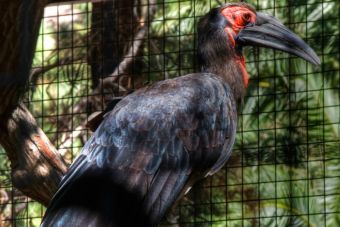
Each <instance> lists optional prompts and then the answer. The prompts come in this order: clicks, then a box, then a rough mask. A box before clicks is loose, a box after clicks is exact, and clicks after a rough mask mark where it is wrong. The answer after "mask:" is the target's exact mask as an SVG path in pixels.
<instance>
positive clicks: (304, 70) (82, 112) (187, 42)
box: [0, 0, 340, 226]
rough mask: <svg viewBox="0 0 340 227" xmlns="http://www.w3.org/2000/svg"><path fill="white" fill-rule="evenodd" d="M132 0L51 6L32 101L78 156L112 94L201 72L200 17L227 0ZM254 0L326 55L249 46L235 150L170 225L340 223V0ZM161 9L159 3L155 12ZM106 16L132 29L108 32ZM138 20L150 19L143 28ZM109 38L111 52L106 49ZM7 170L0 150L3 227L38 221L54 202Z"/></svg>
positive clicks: (66, 149) (54, 136)
mask: <svg viewBox="0 0 340 227" xmlns="http://www.w3.org/2000/svg"><path fill="white" fill-rule="evenodd" d="M118 2H119V1H118ZM131 2H133V7H132V8H131V5H130V6H126V5H124V4H123V3H122V4H121V5H119V7H120V9H121V11H119V10H117V9H116V8H114V7H113V4H111V5H110V3H96V4H98V5H97V6H95V5H92V4H91V3H81V4H66V5H65V4H64V5H54V6H50V7H47V8H46V9H45V15H44V18H43V20H42V25H41V30H40V36H39V39H38V43H37V47H36V54H35V58H34V63H33V67H32V68H33V69H32V79H31V83H30V86H29V91H28V92H27V97H26V104H27V105H28V106H29V109H30V110H31V112H32V113H33V114H34V116H35V118H36V119H37V121H38V123H39V125H40V127H41V128H42V129H43V131H44V132H45V133H46V134H47V135H48V136H49V138H50V139H51V141H52V143H53V144H54V145H55V146H56V147H57V148H58V149H59V151H60V152H61V153H62V155H63V156H64V158H65V160H66V161H67V162H68V163H72V160H73V158H74V157H75V156H76V155H77V154H78V152H79V150H80V148H81V147H82V146H83V144H84V142H86V139H87V138H88V136H89V135H90V131H89V130H88V129H87V128H86V127H85V123H86V120H87V119H88V117H89V115H90V114H91V113H93V112H95V111H97V110H102V109H103V108H105V104H106V102H107V100H109V99H110V98H112V97H113V96H122V95H126V94H127V93H129V92H130V91H133V90H134V89H137V88H139V87H142V86H145V85H146V84H149V83H152V82H154V81H158V80H162V79H167V78H172V77H176V76H179V75H185V74H187V73H190V72H193V71H195V70H194V69H195V60H194V59H195V57H194V56H195V27H196V23H197V21H198V19H199V17H200V16H202V15H203V14H204V13H206V12H208V11H209V9H210V8H212V7H214V6H217V5H219V4H221V3H223V2H222V1H217V0H216V1H215V0H200V1H194V0H182V1H178V0H163V1H151V0H149V1H131ZM248 2H249V3H251V4H253V5H254V6H255V7H256V8H257V9H258V10H261V11H267V12H270V13H272V14H274V15H275V16H277V17H278V18H280V19H281V20H282V21H283V22H284V24H286V25H287V26H288V27H290V28H291V29H292V30H294V31H295V32H297V33H298V34H299V35H300V36H301V37H303V38H304V39H305V40H306V41H307V42H308V43H309V44H310V45H311V46H312V47H313V48H314V49H315V50H316V52H317V54H318V55H319V56H320V58H321V60H322V65H321V66H320V67H313V66H311V65H309V64H307V63H306V62H304V61H302V60H300V59H297V58H296V57H292V56H288V55H286V54H282V53H280V52H276V51H273V50H265V49H257V48H249V49H246V50H245V52H246V58H247V69H248V72H249V74H250V84H249V87H248V90H247V95H246V97H245V103H244V107H243V112H242V114H241V115H240V117H239V128H238V137H237V141H236V144H235V146H234V150H233V155H232V157H231V158H230V160H229V161H228V164H227V166H226V167H225V168H224V169H222V170H221V171H220V172H218V173H217V174H216V175H215V176H213V177H211V178H209V179H207V180H205V181H203V182H200V183H199V184H198V185H197V186H196V187H195V188H193V189H192V191H191V193H189V195H187V196H186V197H185V198H183V199H182V201H181V202H180V203H179V205H178V206H177V207H176V208H174V209H173V210H172V211H171V212H170V213H169V215H168V216H167V218H166V220H164V224H163V225H164V226H171V225H175V224H176V223H178V224H179V226H339V225H340V205H339V204H340V165H339V164H340V70H339V61H340V54H339V27H340V10H339V9H340V3H339V2H338V1H336V0H333V1H326V0H325V1H320V0H309V1H248ZM100 4H102V5H100ZM105 4H109V5H105ZM108 6H110V7H111V8H108ZM116 7H117V6H116ZM153 7H155V9H156V10H155V13H153V12H151V11H148V10H147V9H150V8H153ZM108 9H109V10H108ZM145 12H146V13H145ZM125 13H128V16H127V17H126V14H125ZM122 15H125V17H124V18H125V20H121V19H120V18H123V16H122ZM135 15H139V16H138V17H135ZM95 18H96V19H95ZM108 18H109V19H108ZM112 18H114V20H113V19H112ZM127 18H130V19H129V20H126V19H127ZM136 18H137V19H136ZM112 21H114V23H112ZM144 23H145V24H146V26H145V27H144V30H143V28H142V27H143V24H144ZM107 26H108V27H110V26H111V27H110V28H112V26H113V28H114V29H112V30H114V31H116V33H119V32H120V33H119V34H122V35H121V36H120V35H118V34H116V36H115V38H114V41H112V40H111V41H110V40H106V35H107V34H109V35H110V31H108V30H107V29H106V28H107ZM138 26H140V28H142V29H140V28H139V30H138V29H137V30H138V31H137V30H134V29H135V28H136V27H138ZM124 29H131V31H132V32H131V31H128V32H126V34H124V33H123V32H122V31H124ZM141 30H143V33H142V34H141V36H138V34H139V31H141ZM94 31H95V32H94ZM131 34H132V35H131ZM129 47H134V48H129ZM106 48H107V49H108V50H109V53H105V52H100V51H103V49H106ZM111 50H113V51H116V52H119V51H121V53H118V54H117V53H116V52H110V51H111ZM96 51H97V52H96ZM129 51H130V52H129ZM110 53H111V55H110ZM94 55H95V56H94ZM98 55H100V56H99V57H97V56H98ZM122 62H127V63H128V64H127V65H128V67H125V68H124V65H122V64H121V63H122ZM110 65H111V67H109V66H110ZM94 68H95V69H94ZM114 70H116V71H117V72H118V73H117V75H118V74H119V75H120V77H117V78H118V79H116V80H115V81H114V84H115V85H114V86H113V85H111V87H110V88H109V89H106V88H105V86H100V85H99V86H100V89H99V90H98V91H97V93H96V92H93V91H94V90H95V89H94V87H95V86H96V84H97V85H98V83H100V82H102V80H100V78H101V79H102V78H104V77H107V76H108V75H109V74H111V76H113V77H114V76H115V75H113V73H114ZM94 74H97V75H96V78H94ZM98 97H104V98H98ZM9 169H10V168H9V162H8V160H7V157H6V154H5V153H4V151H2V150H0V172H1V176H0V177H1V178H0V211H1V212H0V226H38V225H39V223H40V221H41V217H42V215H43V213H44V208H43V207H42V206H41V205H40V204H38V203H37V202H34V201H32V200H31V199H29V198H27V197H25V196H24V195H22V193H20V192H19V191H18V190H16V189H15V188H13V187H12V185H11V177H10V170H9Z"/></svg>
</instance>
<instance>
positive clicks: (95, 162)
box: [43, 74, 236, 226]
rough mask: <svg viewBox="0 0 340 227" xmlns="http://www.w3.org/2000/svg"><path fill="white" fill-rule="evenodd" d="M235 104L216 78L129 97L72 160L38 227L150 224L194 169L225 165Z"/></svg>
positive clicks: (188, 79)
mask: <svg viewBox="0 0 340 227" xmlns="http://www.w3.org/2000/svg"><path fill="white" fill-rule="evenodd" d="M234 106H235V105H234V103H233V97H231V92H230V90H229V87H228V86H226V85H224V84H223V83H222V82H221V81H220V79H218V78H217V77H216V76H214V75H201V74H198V75H196V74H192V75H188V76H184V77H180V78H176V79H173V80H166V81H163V82H159V83H156V84H154V85H152V86H150V87H147V88H144V89H141V90H139V91H136V92H135V93H133V94H131V95H129V96H127V97H126V98H124V99H123V100H122V101H120V102H119V103H118V104H117V106H116V107H115V108H114V110H113V111H111V112H109V113H108V114H107V115H106V116H105V119H104V121H103V122H102V124H101V125H100V126H99V128H98V129H97V130H96V132H95V133H94V135H93V136H92V137H91V138H90V139H89V141H88V142H87V143H86V145H85V146H84V148H83V150H82V152H81V154H80V156H79V157H78V158H77V159H76V161H75V162H74V163H73V164H72V166H71V168H70V170H69V172H68V173H67V175H66V176H65V177H64V179H63V180H62V183H61V186H60V188H59V190H58V192H57V193H56V195H55V196H54V198H53V199H52V202H51V204H50V206H49V208H48V209H47V212H46V214H45V218H44V222H43V225H45V226H50V225H51V224H52V226H53V224H55V223H59V224H62V225H65V224H66V225H69V226H71V225H72V226H77V225H78V226H80V225H81V224H80V225H79V223H86V222H87V223H95V224H93V225H97V226H98V225H99V224H98V223H102V224H103V223H104V224H105V225H107V226H108V225H111V226H119V225H122V226H134V225H137V223H138V226H143V224H144V225H146V226H152V225H155V224H156V223H157V222H158V221H159V219H160V218H161V217H162V216H163V215H164V213H165V212H166V211H167V210H168V208H169V207H170V206H171V205H172V204H173V202H174V201H175V200H176V199H177V197H178V196H179V194H180V193H181V191H182V190H183V187H184V185H185V184H186V183H187V181H188V179H189V177H190V176H191V175H192V173H193V172H199V173H200V174H209V173H212V172H215V171H217V170H218V169H219V168H221V167H222V165H223V164H224V163H225V161H226V159H227V157H228V156H229V154H230V152H231V146H232V144H233V142H234V139H235V131H236V123H235V122H236V109H235V107H234ZM94 220H96V221H94ZM70 223H71V224H70Z"/></svg>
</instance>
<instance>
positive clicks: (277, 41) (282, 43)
mask: <svg viewBox="0 0 340 227" xmlns="http://www.w3.org/2000/svg"><path fill="white" fill-rule="evenodd" d="M235 41H236V44H237V45H241V46H249V45H251V46H262V47H269V48H273V49H277V50H282V51H284V52H287V53H290V54H293V55H296V56H299V57H301V58H303V59H305V60H307V61H309V62H311V63H312V64H314V65H320V59H319V57H318V56H317V55H316V54H315V52H314V50H313V49H312V48H311V47H310V46H308V44H307V43H305V42H304V41H303V40H302V39H301V38H299V37H298V36H297V35H296V34H295V33H293V32H292V31H290V30H289V29H288V28H287V27H285V26H284V25H283V24H282V23H281V22H280V21H279V20H278V19H276V18H275V17H273V16H271V15H269V14H266V13H259V12H258V13H256V22H255V24H248V25H247V26H246V27H245V28H243V29H242V30H241V31H240V32H239V33H238V35H237V37H236V39H235Z"/></svg>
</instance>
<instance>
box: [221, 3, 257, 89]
mask: <svg viewBox="0 0 340 227" xmlns="http://www.w3.org/2000/svg"><path fill="white" fill-rule="evenodd" d="M221 14H222V15H223V16H224V17H225V18H226V19H227V20H228V22H229V25H228V26H227V27H225V29H224V30H225V32H226V33H227V35H228V37H229V40H230V41H231V43H232V45H233V46H235V45H236V42H235V38H234V37H236V35H237V34H238V33H239V32H240V30H241V29H242V28H244V27H245V26H246V25H247V24H248V23H255V21H256V14H255V13H254V12H253V11H251V10H250V9H247V8H244V7H241V6H228V7H226V8H224V9H222V10H221ZM237 61H238V62H239V63H240V65H241V69H242V74H243V80H244V85H245V86H246V87H247V86H248V80H249V76H248V73H247V69H246V63H245V59H244V56H241V57H240V58H239V59H237Z"/></svg>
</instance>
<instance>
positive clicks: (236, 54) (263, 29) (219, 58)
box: [197, 3, 320, 89]
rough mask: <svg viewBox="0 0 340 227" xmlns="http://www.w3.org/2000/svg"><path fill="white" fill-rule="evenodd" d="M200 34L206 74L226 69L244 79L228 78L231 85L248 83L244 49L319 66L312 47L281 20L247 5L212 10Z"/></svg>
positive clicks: (203, 67) (199, 45)
mask: <svg viewBox="0 0 340 227" xmlns="http://www.w3.org/2000/svg"><path fill="white" fill-rule="evenodd" d="M197 33H198V60H199V64H200V65H201V67H202V69H203V71H211V72H212V73H219V71H221V70H223V68H224V70H229V71H230V70H231V71H232V72H228V74H230V75H239V74H241V75H242V76H241V78H229V79H230V80H231V81H228V82H229V83H243V89H244V87H246V86H247V83H248V74H247V71H246V68H245V61H244V57H243V54H242V47H243V46H248V45H251V46H261V47H268V48H272V49H277V50H281V51H284V52H287V53H290V54H293V55H296V56H299V57H301V58H303V59H305V60H307V61H309V62H311V63H313V64H315V65H318V64H320V60H319V58H318V57H317V55H316V54H315V52H314V51H313V50H312V48H310V47H309V46H308V45H307V44H306V43H305V42H304V41H303V40H302V39H301V38H299V37H298V36H297V35H296V34H294V33H293V32H292V31H290V30H289V29H288V28H287V27H285V26H284V25H283V24H282V23H281V22H280V21H279V20H278V19H276V18H275V17H273V16H271V15H269V14H266V13H261V12H256V11H255V9H254V8H253V7H252V6H250V5H248V4H246V3H230V4H226V5H223V6H221V7H219V8H215V9H212V10H211V11H210V12H209V13H208V14H207V15H206V16H204V17H203V18H202V19H201V20H200V22H199V25H198V31H197ZM221 64H224V65H223V66H222V65H221ZM228 64H229V65H228ZM235 67H236V68H235ZM233 71H234V73H233ZM240 72H241V73H240ZM231 85H232V84H231Z"/></svg>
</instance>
